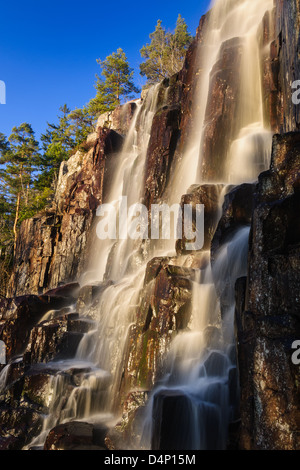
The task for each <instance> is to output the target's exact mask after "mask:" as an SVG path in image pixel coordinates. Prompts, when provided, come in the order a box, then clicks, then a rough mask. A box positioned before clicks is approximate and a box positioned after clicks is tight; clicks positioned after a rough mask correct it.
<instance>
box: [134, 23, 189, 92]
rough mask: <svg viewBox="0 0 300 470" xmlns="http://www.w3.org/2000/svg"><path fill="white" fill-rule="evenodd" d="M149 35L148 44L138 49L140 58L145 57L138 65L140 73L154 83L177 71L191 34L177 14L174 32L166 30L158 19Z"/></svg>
mask: <svg viewBox="0 0 300 470" xmlns="http://www.w3.org/2000/svg"><path fill="white" fill-rule="evenodd" d="M149 37H150V39H151V42H150V44H147V45H146V46H143V47H142V49H141V50H140V53H141V56H142V58H143V59H146V60H145V62H143V63H142V64H141V65H140V73H141V75H142V76H145V77H146V78H147V83H148V84H154V83H157V82H160V81H161V80H163V79H164V78H168V77H170V76H172V75H173V74H175V73H177V72H179V70H180V69H181V67H182V65H183V61H184V57H185V54H186V50H187V48H188V46H189V45H190V43H191V41H192V36H191V35H190V34H189V32H188V29H187V25H186V23H185V21H184V19H183V18H182V17H181V15H178V18H177V23H176V29H175V31H174V33H170V32H166V30H165V29H164V28H163V26H162V22H161V20H158V21H157V25H156V28H155V31H154V32H153V33H151V34H150V36H149Z"/></svg>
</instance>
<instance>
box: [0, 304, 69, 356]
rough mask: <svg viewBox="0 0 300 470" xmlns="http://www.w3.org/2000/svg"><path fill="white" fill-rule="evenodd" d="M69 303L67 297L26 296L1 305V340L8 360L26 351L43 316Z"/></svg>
mask: <svg viewBox="0 0 300 470" xmlns="http://www.w3.org/2000/svg"><path fill="white" fill-rule="evenodd" d="M68 303H69V299H67V298H65V297H59V296H55V297H50V296H36V295H25V296H21V297H15V298H11V299H3V300H2V301H1V303H0V339H1V340H2V341H4V343H5V345H6V356H7V360H10V359H11V358H12V357H15V356H19V355H20V354H22V353H23V352H24V350H25V349H26V346H27V343H28V340H29V336H30V332H31V330H32V328H33V327H34V326H35V325H36V324H37V323H38V322H39V320H40V319H41V318H42V317H43V315H44V314H45V313H46V312H47V311H49V310H52V309H59V308H62V307H64V306H65V305H67V304H68Z"/></svg>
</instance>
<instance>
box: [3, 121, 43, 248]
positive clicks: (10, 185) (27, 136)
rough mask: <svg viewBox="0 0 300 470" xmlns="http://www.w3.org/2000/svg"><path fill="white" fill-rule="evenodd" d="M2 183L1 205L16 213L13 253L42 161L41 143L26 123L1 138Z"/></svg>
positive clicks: (28, 208)
mask: <svg viewBox="0 0 300 470" xmlns="http://www.w3.org/2000/svg"><path fill="white" fill-rule="evenodd" d="M1 141H2V144H1V157H0V165H1V170H0V181H1V183H2V190H3V188H4V189H5V192H4V193H2V195H3V198H2V202H3V204H4V206H5V209H6V210H8V207H10V212H11V214H13V218H14V222H13V228H12V231H13V235H14V251H15V247H16V239H17V226H18V223H19V221H20V220H22V218H25V217H26V216H27V212H28V211H29V213H30V209H31V203H32V196H33V194H32V191H31V190H32V188H33V183H34V179H35V171H36V170H37V167H38V162H39V144H38V142H37V141H36V140H35V137H34V132H33V130H32V127H31V125H30V124H28V123H23V124H21V125H20V126H19V127H14V128H13V129H12V134H11V135H10V136H9V138H8V141H6V140H5V139H3V135H2V138H1Z"/></svg>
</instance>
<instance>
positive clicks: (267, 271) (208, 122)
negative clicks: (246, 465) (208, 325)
mask: <svg viewBox="0 0 300 470" xmlns="http://www.w3.org/2000/svg"><path fill="white" fill-rule="evenodd" d="M208 17H209V14H208V15H206V16H204V17H203V18H202V19H201V21H200V26H199V28H198V31H197V36H196V38H195V40H194V42H193V43H192V45H191V47H190V49H189V51H188V53H187V56H186V60H185V63H184V66H183V69H182V70H181V71H180V72H179V73H178V74H176V75H175V76H173V77H171V78H170V79H169V80H165V81H164V82H162V83H161V84H160V88H159V93H158V100H157V107H156V111H155V114H154V118H153V123H152V128H151V133H150V141H149V146H148V149H147V155H146V166H145V177H144V194H143V201H144V203H145V204H146V205H147V207H150V205H151V204H153V203H156V202H158V201H160V200H161V198H162V196H163V195H164V192H165V191H166V190H168V183H169V181H170V179H172V176H173V172H174V168H175V165H176V164H178V162H180V161H181V159H182V155H183V152H184V150H185V148H186V145H187V140H188V137H187V136H189V135H190V134H191V133H193V132H194V133H195V132H197V123H196V122H195V121H194V119H193V114H192V104H193V101H194V98H195V95H196V94H197V91H198V88H199V86H200V85H201V73H202V67H201V60H199V57H200V59H201V49H202V43H203V38H204V32H205V28H206V24H207V19H208ZM299 18H300V5H299V1H298V0H290V1H288V2H287V1H284V0H276V1H275V2H274V10H273V11H272V12H268V13H267V14H266V15H265V17H264V20H263V22H262V24H261V25H260V26H259V29H258V36H259V42H260V58H261V68H262V94H263V102H264V115H265V120H266V122H268V123H269V125H270V128H271V130H272V131H273V133H276V135H275V137H274V139H273V151H272V161H271V167H270V169H269V171H267V172H264V173H262V174H261V175H260V177H259V181H258V183H257V184H256V183H254V184H244V185H241V186H238V187H234V186H226V185H224V184H220V183H219V177H220V175H221V174H222V165H223V161H222V159H221V155H224V153H226V151H227V150H228V146H229V142H230V139H231V138H233V137H234V134H235V129H234V126H232V125H231V124H232V122H233V116H234V114H235V106H236V102H235V96H237V94H238V93H239V83H238V82H237V80H236V76H235V74H234V72H233V71H234V70H236V69H237V68H238V66H239V63H240V61H241V54H242V49H241V44H240V41H239V40H233V41H229V42H227V43H225V44H224V45H223V47H222V50H221V53H220V59H219V61H218V63H217V64H216V66H215V69H214V70H213V73H212V76H213V79H212V80H211V83H210V92H209V96H210V99H209V102H208V106H207V109H206V112H205V135H204V144H203V145H204V150H205V152H206V154H207V155H208V156H209V158H207V159H206V164H205V166H203V168H202V178H203V180H204V181H207V180H209V181H216V183H215V184H213V183H210V184H201V185H195V186H192V187H191V188H189V191H188V193H187V194H184V195H182V199H181V204H184V203H191V204H192V205H193V207H194V206H195V205H196V204H198V203H203V204H204V205H205V239H204V253H203V252H196V253H187V252H185V249H184V241H185V240H179V241H178V242H177V244H176V256H174V257H159V258H158V257H156V258H154V259H152V260H151V261H150V262H149V263H148V265H147V269H146V273H145V278H144V283H143V288H142V292H141V296H140V299H139V304H138V305H137V306H133V307H132V308H133V313H134V317H133V322H132V324H131V326H130V330H129V334H128V339H127V347H126V351H125V357H124V365H123V368H122V371H121V374H120V379H119V382H118V383H117V384H116V385H115V387H116V390H117V392H116V394H115V409H117V410H118V411H119V412H120V413H122V414H123V416H122V419H121V421H120V423H119V426H117V428H116V429H113V430H110V431H109V432H108V430H107V429H106V428H105V427H101V429H99V428H97V427H95V426H94V425H92V424H89V423H82V422H81V423H78V422H76V421H75V422H73V423H72V424H70V423H66V424H65V425H61V426H58V427H56V428H55V429H53V430H52V431H51V433H50V434H49V436H48V438H47V440H46V444H45V448H46V449H58V448H62V449H75V448H88V449H91V448H97V449H100V448H109V449H114V448H123V447H124V445H125V444H124V442H126V445H129V444H128V442H130V445H134V441H135V438H136V436H138V433H139V432H140V431H139V426H138V424H139V419H140V413H141V411H142V410H143V408H144V406H145V403H146V400H147V398H148V393H149V391H150V390H151V389H152V388H153V386H154V384H155V383H157V381H159V380H160V378H161V376H162V372H163V366H164V358H165V354H166V352H167V351H168V349H169V347H170V343H171V341H172V339H173V338H174V337H175V336H176V335H177V334H178V333H179V332H182V331H184V330H185V329H186V327H187V325H188V323H189V321H190V317H191V298H192V282H193V280H195V273H196V270H197V271H199V270H200V272H202V271H204V269H205V267H206V266H207V264H208V263H210V262H211V263H212V265H214V262H215V259H216V254H217V253H218V251H219V250H221V249H222V247H224V246H225V245H226V243H227V241H228V239H229V238H230V236H231V235H232V233H234V231H235V230H236V229H237V228H239V227H251V231H250V246H249V254H248V271H247V276H246V277H243V278H239V279H238V280H237V282H236V285H235V292H236V299H235V305H236V308H235V310H236V311H235V322H236V343H237V359H238V366H239V379H240V419H239V417H238V418H237V416H236V414H235V415H234V417H233V418H232V422H231V432H230V436H229V437H230V439H229V442H228V447H230V448H240V449H298V448H299V441H298V439H299V437H298V436H299V420H300V418H299V366H296V365H294V364H293V363H292V361H291V354H292V349H291V345H292V343H293V341H294V340H297V339H300V330H299V308H300V305H299V255H300V253H299V242H300V239H299V237H300V228H299V214H298V208H299V200H300V195H299V188H300V180H299V177H300V139H299V134H298V132H295V131H298V130H299V107H297V106H295V105H293V103H292V99H291V94H292V90H291V83H292V82H293V81H294V80H297V79H300V70H299V58H298V55H299V50H298V48H299V44H298V37H299V34H298V32H299ZM135 107H136V103H134V102H131V103H129V104H128V105H126V106H125V107H121V108H119V109H117V110H116V111H115V112H114V113H112V114H108V115H105V116H101V117H100V119H99V121H98V128H97V132H96V133H95V134H93V135H91V136H90V137H89V139H88V141H87V143H86V152H85V153H83V152H77V153H76V154H75V155H74V156H73V157H71V158H70V159H69V160H68V161H67V162H64V163H63V165H62V167H61V171H60V176H59V182H58V187H57V193H56V197H55V201H54V203H53V205H52V207H50V208H49V209H47V211H45V212H43V213H42V214H39V215H37V216H36V217H34V218H33V219H30V220H27V221H24V222H23V223H22V225H21V228H20V233H19V237H18V243H17V251H16V259H15V265H14V270H13V274H12V277H11V280H10V284H9V289H8V295H7V297H8V298H7V299H4V300H3V301H2V302H1V304H0V339H1V340H3V341H4V342H5V344H6V345H7V359H8V360H11V361H12V364H11V366H10V367H9V368H7V370H6V371H4V372H6V373H5V374H2V375H1V379H0V388H1V386H2V385H5V388H3V390H2V392H1V395H0V422H1V426H2V428H1V437H0V448H1V449H19V448H22V447H23V446H24V445H26V444H28V443H29V442H30V441H31V439H32V438H33V436H35V435H37V434H38V433H39V432H40V431H41V429H42V419H41V417H42V415H43V414H47V413H48V412H49V409H50V406H51V403H50V402H49V401H48V398H47V397H49V396H51V393H50V391H51V390H53V383H55V380H56V379H55V377H56V378H57V375H60V374H61V375H62V376H63V378H64V380H65V382H64V383H65V384H67V385H66V387H65V390H64V394H63V398H64V401H62V402H63V403H66V402H67V399H68V396H70V394H72V393H76V390H78V387H79V386H80V385H81V384H82V383H84V381H85V380H87V377H88V375H89V374H90V373H91V370H87V369H78V368H75V369H74V368H72V367H71V368H69V369H67V370H66V369H65V370H64V371H62V372H61V371H60V372H59V373H58V371H57V369H55V367H53V364H52V365H51V366H48V363H49V361H52V360H53V359H54V360H55V359H61V358H63V359H68V358H71V357H73V356H74V354H75V351H76V349H77V346H78V344H79V341H80V339H81V338H82V337H83V335H84V334H85V333H87V332H88V331H90V329H91V328H93V324H94V323H93V321H94V319H93V317H92V315H91V316H88V317H86V316H85V317H84V318H83V317H82V316H81V315H80V314H81V313H82V312H84V311H85V309H86V307H93V306H96V305H97V304H98V303H99V299H101V293H102V292H103V291H104V290H105V288H106V287H107V286H108V285H111V282H110V281H109V280H107V281H106V283H103V284H99V285H93V286H85V287H84V288H83V289H81V288H80V285H79V283H78V282H79V280H80V276H81V275H82V274H83V273H84V271H85V268H86V263H87V260H88V259H89V257H90V256H91V255H92V254H91V253H90V252H89V249H90V246H91V243H90V242H89V240H91V237H92V236H93V228H94V227H93V223H94V221H95V213H96V208H97V207H98V205H99V204H101V203H102V202H105V198H106V194H107V191H108V189H109V188H110V185H111V182H112V181H113V178H114V163H115V156H116V154H117V153H118V151H119V150H120V148H121V147H122V144H123V142H124V136H125V135H126V134H127V133H128V129H129V126H130V123H131V122H132V117H133V113H134V109H135ZM136 125H137V126H138V123H136ZM291 131H293V132H291ZM221 192H222V193H224V194H225V199H224V205H223V208H222V211H221V212H222V213H220V208H219V206H218V201H219V197H220V194H221ZM209 249H211V259H210V258H209V257H208V256H206V255H205V252H206V250H209ZM182 257H185V258H184V259H185V263H184V265H182V264H183V263H182V262H181V261H180V262H179V260H181V259H182ZM217 288H218V295H219V299H220V304H221V312H222V314H225V313H226V311H227V308H228V305H229V302H230V301H231V299H229V298H228V285H227V284H226V283H225V284H219V285H218V286H217ZM206 335H207V337H210V340H211V341H213V339H212V337H214V336H217V335H218V332H216V331H215V330H209V331H207V332H206ZM214 341H216V343H217V342H218V340H217V339H215V340H214ZM235 374H236V369H235V368H233V369H232V374H231V377H230V381H232V382H233V383H235V380H236V376H235ZM1 380H2V381H3V384H2V383H1ZM107 387H108V384H107V382H106V381H105V380H104V382H101V386H100V390H101V391H102V390H105V389H106V388H107ZM236 390H237V387H236V386H234V387H233V388H232V389H231V399H232V400H233V401H234V402H236V401H238V400H237V397H236ZM160 401H164V403H165V408H163V411H164V410H168V409H169V412H168V411H165V412H166V416H165V417H164V419H163V418H162V420H163V421H164V420H166V422H167V421H168V416H170V414H172V410H174V406H175V408H176V407H177V408H176V409H179V408H180V404H181V403H182V402H185V397H183V396H180V394H178V396H174V394H173V395H172V396H171V395H169V396H167V397H166V396H165V395H164V396H162V395H161V396H158V397H157V403H156V406H160V405H159V403H160ZM168 407H169V408H168ZM168 413H169V415H168ZM178 419H180V417H178ZM164 422H165V421H164ZM171 441H172V437H170V436H167V435H166V431H165V433H162V436H161V440H160V441H159V440H158V439H157V436H154V438H153V446H154V448H163V447H162V446H164V445H170V442H171ZM163 442H164V443H163Z"/></svg>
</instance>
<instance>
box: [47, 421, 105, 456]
mask: <svg viewBox="0 0 300 470" xmlns="http://www.w3.org/2000/svg"><path fill="white" fill-rule="evenodd" d="M106 432H107V428H106V427H105V426H94V425H93V424H90V423H85V422H83V421H70V422H68V423H64V424H60V425H58V426H56V427H55V428H53V429H52V430H51V431H50V432H49V434H48V436H47V438H46V441H45V444H44V450H105V447H104V438H105V435H106Z"/></svg>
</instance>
